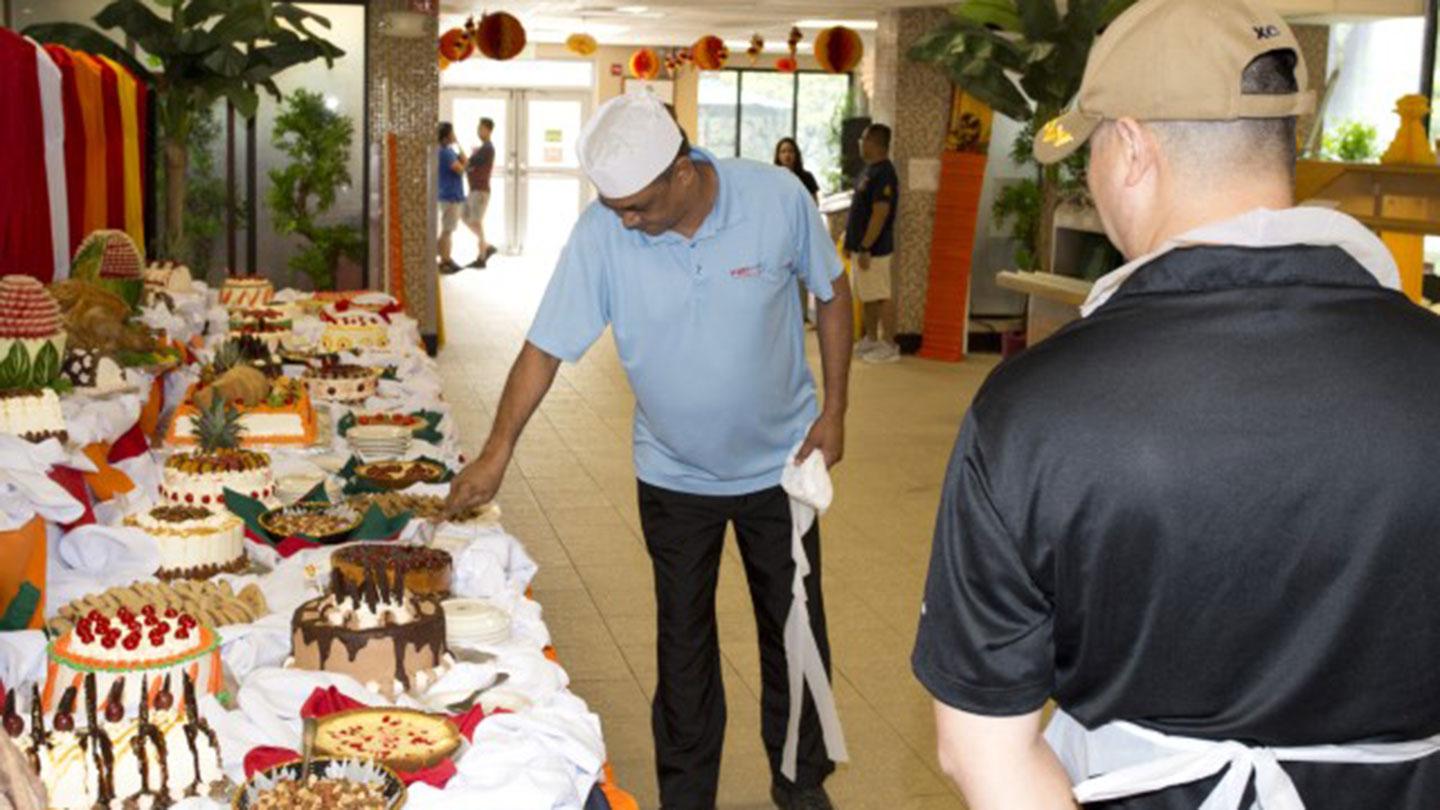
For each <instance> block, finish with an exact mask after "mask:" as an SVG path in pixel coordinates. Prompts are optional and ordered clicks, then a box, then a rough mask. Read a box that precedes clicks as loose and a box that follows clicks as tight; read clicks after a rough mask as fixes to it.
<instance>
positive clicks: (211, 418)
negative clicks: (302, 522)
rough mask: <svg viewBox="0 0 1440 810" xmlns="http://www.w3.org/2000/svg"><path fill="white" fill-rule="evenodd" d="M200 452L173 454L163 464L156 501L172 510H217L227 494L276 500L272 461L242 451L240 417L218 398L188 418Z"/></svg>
mask: <svg viewBox="0 0 1440 810" xmlns="http://www.w3.org/2000/svg"><path fill="white" fill-rule="evenodd" d="M192 422H193V423H194V427H195V439H196V441H197V442H198V443H199V445H200V449H199V450H197V451H195V452H191V453H176V454H175V455H173V456H171V457H170V458H168V459H166V460H165V468H164V471H163V474H162V478H161V481H160V498H161V500H163V501H166V502H168V503H171V504H184V505H186V506H215V507H220V506H222V505H224V503H225V490H227V489H229V490H233V491H234V492H236V493H238V494H241V495H246V496H248V497H251V498H254V499H255V500H257V501H264V500H267V499H269V498H271V497H273V496H274V494H275V477H274V473H273V472H272V471H271V468H270V456H269V455H267V454H265V453H261V452H257V451H254V450H242V449H240V447H239V444H240V437H241V434H242V432H243V430H244V427H243V425H241V424H240V412H239V411H237V410H235V409H234V408H233V407H231V406H230V404H229V403H227V402H225V401H223V400H221V399H219V398H216V399H215V400H213V401H212V402H211V407H209V408H206V409H204V410H202V411H200V412H199V413H198V414H197V415H195V416H194V417H192Z"/></svg>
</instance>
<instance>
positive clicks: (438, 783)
mask: <svg viewBox="0 0 1440 810" xmlns="http://www.w3.org/2000/svg"><path fill="white" fill-rule="evenodd" d="M291 539H294V538H291ZM364 705H365V704H363V703H361V702H360V701H358V700H355V699H354V698H351V697H348V696H346V695H345V694H344V693H342V692H341V691H340V690H339V689H336V688H335V687H333V686H327V687H325V688H324V689H316V690H315V691H313V692H311V693H310V697H308V698H306V699H305V703H304V704H303V705H301V707H300V716H301V717H325V716H327V715H331V714H334V713H335V712H341V711H345V710H346V709H358V708H360V707H362V706H364ZM506 713H507V710H505V709H496V710H495V711H494V712H491V715H495V714H506ZM487 716H490V715H486V714H485V710H484V709H482V708H481V707H480V704H478V703H477V704H475V706H473V707H472V708H471V709H470V711H468V712H465V713H464V714H452V715H450V719H451V720H453V721H454V722H455V725H456V726H458V727H459V729H460V733H461V734H463V735H464V736H465V739H466V740H469V739H470V738H471V736H472V735H473V734H474V733H475V727H476V726H478V725H480V721H481V720H484V719H485V718H486V717H487ZM299 758H300V754H299V752H297V751H294V750H292V749H289V748H279V747H276V746H270V745H261V746H257V747H255V748H252V749H250V752H249V753H247V754H246V755H245V776H246V777H249V776H251V775H253V774H254V773H255V772H256V771H263V770H265V769H266V768H270V767H274V766H276V765H279V764H281V763H285V762H290V761H293V760H297V759H299ZM396 775H397V776H399V777H400V781H402V782H404V783H405V784H407V785H413V784H415V783H416V782H423V783H425V784H427V785H430V786H431V787H435V788H443V787H445V783H447V782H449V781H450V777H452V776H454V775H455V763H454V762H452V761H450V760H448V759H447V760H444V761H442V762H441V763H440V764H438V765H435V766H432V767H429V768H424V769H422V770H418V771H402V772H400V773H398V774H396Z"/></svg>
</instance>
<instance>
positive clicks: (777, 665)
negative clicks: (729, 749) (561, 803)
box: [640, 481, 834, 810]
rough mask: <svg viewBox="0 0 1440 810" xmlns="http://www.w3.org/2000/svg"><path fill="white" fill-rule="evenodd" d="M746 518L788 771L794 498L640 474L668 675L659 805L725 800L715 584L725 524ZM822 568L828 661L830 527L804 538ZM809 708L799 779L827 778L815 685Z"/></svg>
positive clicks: (816, 601) (770, 735)
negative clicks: (826, 553)
mask: <svg viewBox="0 0 1440 810" xmlns="http://www.w3.org/2000/svg"><path fill="white" fill-rule="evenodd" d="M732 522H733V523H734V524H735V535H736V538H737V539H738V541H739V545H740V556H741V558H742V559H743V561H744V564H745V578H746V579H747V580H748V581H749V584H750V601H751V604H752V606H753V607H754V610H755V625H756V630H757V631H758V633H757V634H758V636H759V641H760V680H761V697H760V736H761V738H762V739H763V740H764V743H765V750H766V752H767V753H768V755H769V758H770V772H771V774H772V775H773V778H774V779H775V780H776V781H780V782H784V781H785V780H784V778H783V777H782V776H781V775H780V755H781V749H782V747H783V746H784V744H785V724H786V721H787V719H788V717H789V712H790V695H789V676H788V674H787V669H786V666H785V640H784V629H785V617H786V616H787V615H789V612H790V603H791V596H790V585H791V581H792V580H793V579H794V576H795V564H794V562H793V560H792V559H791V556H790V501H789V498H788V496H786V494H785V492H784V490H782V489H781V488H780V487H778V486H777V487H773V488H771V489H767V490H763V491H761V492H756V493H752V494H749V495H737V496H733V497H717V496H709V495H690V494H686V493H682V492H674V491H672V490H667V489H661V488H660V487H656V486H652V485H650V484H647V483H645V482H644V481H641V482H640V524H641V528H642V530H643V531H644V534H645V545H646V547H647V548H648V549H649V550H650V560H651V562H652V563H653V566H654V570H655V605H656V613H657V619H658V624H659V632H658V634H657V637H656V659H657V661H658V663H659V675H660V677H659V683H657V684H656V687H655V700H654V703H653V705H652V707H651V723H652V725H653V728H654V733H655V769H656V774H657V776H658V777H659V783H660V804H661V806H662V807H664V808H666V810H681V809H682V808H700V809H701V810H710V808H713V807H714V806H715V794H716V790H717V787H718V785H719V781H720V751H721V748H722V747H723V745H724V742H725V688H724V685H723V683H722V682H721V675H720V639H719V634H718V632H717V629H716V625H715V586H716V583H717V582H718V580H719V575H720V552H721V550H722V548H723V547H724V543H725V527H726V524H728V523H732ZM804 545H805V554H806V556H807V557H808V559H809V561H810V567H811V573H810V576H808V577H806V580H805V586H806V591H807V593H808V595H809V608H810V622H811V626H812V627H813V628H814V630H815V638H816V641H817V642H818V643H819V646H820V655H821V657H822V658H823V659H824V661H825V669H826V671H827V672H828V671H829V669H830V644H829V641H828V639H827V637H826V633H825V606H824V602H823V601H822V599H821V593H820V529H819V526H818V524H817V525H816V526H815V527H813V528H811V529H810V531H809V533H808V534H806V535H805V539H804ZM804 700H805V704H804V706H803V707H802V710H801V715H800V745H799V757H798V765H797V768H796V773H795V777H796V778H795V784H798V785H800V786H802V787H812V786H815V785H819V784H820V783H821V782H823V781H824V780H825V777H826V776H828V775H829V774H830V772H831V771H833V770H834V765H833V764H832V763H831V762H830V760H829V758H827V757H826V755H825V744H824V740H823V739H822V737H821V732H820V721H819V718H818V716H817V715H816V713H815V704H814V700H813V698H812V697H811V695H810V693H809V692H808V690H807V691H806V693H805V695H804Z"/></svg>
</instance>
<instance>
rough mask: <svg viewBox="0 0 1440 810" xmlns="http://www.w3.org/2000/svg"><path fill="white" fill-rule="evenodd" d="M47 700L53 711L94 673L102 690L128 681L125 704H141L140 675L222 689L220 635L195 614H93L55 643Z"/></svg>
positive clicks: (147, 608) (143, 609) (127, 610)
mask: <svg viewBox="0 0 1440 810" xmlns="http://www.w3.org/2000/svg"><path fill="white" fill-rule="evenodd" d="M46 654H47V657H48V659H49V660H48V661H47V668H46V673H45V692H44V695H43V696H42V701H43V703H44V706H45V708H46V709H47V710H48V709H50V708H51V707H52V706H53V705H54V701H55V699H56V698H57V697H59V696H60V695H61V694H63V693H64V692H65V690H66V689H67V688H69V687H71V686H74V685H75V684H78V683H80V681H81V679H83V678H84V677H85V676H86V675H87V674H91V673H93V674H94V675H95V678H96V680H97V682H98V684H99V688H100V690H101V691H102V692H108V691H109V690H110V688H111V684H113V683H114V682H116V681H117V680H119V679H121V678H125V686H124V689H123V690H122V691H121V693H120V700H121V701H122V702H123V704H124V705H125V706H126V707H127V708H128V707H131V706H135V705H137V704H138V703H139V702H140V691H141V688H140V682H141V678H140V677H139V676H141V675H144V676H146V677H148V678H149V679H151V680H152V681H153V680H154V679H156V678H164V677H165V676H167V675H168V676H172V677H173V678H174V679H175V680H176V681H179V679H180V677H181V676H182V675H185V676H188V677H190V678H191V679H192V680H194V681H195V683H196V684H197V686H198V687H199V688H200V689H202V690H203V691H205V692H209V693H211V694H214V693H216V692H219V691H220V637H219V636H218V635H216V633H215V631H214V630H212V629H210V628H209V627H207V626H205V625H203V624H201V623H200V621H199V620H198V619H196V618H195V617H194V616H193V615H191V614H190V613H187V612H184V611H180V610H176V609H175V608H163V609H161V608H157V607H156V606H155V605H152V604H145V605H142V606H140V607H139V608H138V609H136V608H131V607H127V606H125V605H121V606H120V607H118V608H116V609H115V610H114V611H101V610H98V609H95V610H91V611H90V612H89V613H87V614H86V615H85V616H83V617H81V618H80V620H79V621H78V622H76V623H75V626H74V627H73V628H71V629H70V630H67V631H66V632H64V633H62V634H60V635H59V636H58V637H56V638H54V639H52V640H51V641H50V644H49V646H48V647H47V648H46Z"/></svg>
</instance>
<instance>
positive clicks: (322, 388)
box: [301, 364, 380, 403]
mask: <svg viewBox="0 0 1440 810" xmlns="http://www.w3.org/2000/svg"><path fill="white" fill-rule="evenodd" d="M301 379H303V380H304V381H305V385H307V386H308V387H309V388H310V398H311V399H312V400H315V401H317V402H349V403H356V402H364V401H365V400H367V399H369V398H370V397H372V396H374V395H375V391H376V390H377V389H378V387H379V385H380V372H379V371H378V370H377V369H373V368H365V367H364V366H354V365H344V364H336V365H329V366H321V367H319V368H309V369H306V370H305V375H304V377H302V378H301Z"/></svg>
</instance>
